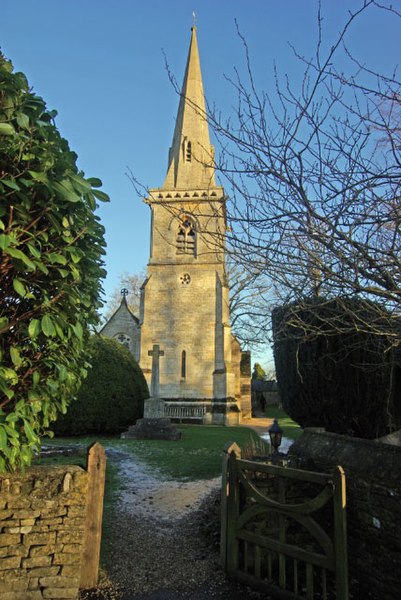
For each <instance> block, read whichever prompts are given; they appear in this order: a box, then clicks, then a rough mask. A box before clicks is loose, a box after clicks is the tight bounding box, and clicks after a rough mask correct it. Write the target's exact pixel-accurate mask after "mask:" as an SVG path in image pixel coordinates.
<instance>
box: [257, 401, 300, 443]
mask: <svg viewBox="0 0 401 600" xmlns="http://www.w3.org/2000/svg"><path fill="white" fill-rule="evenodd" d="M265 415H266V417H269V418H270V419H277V421H278V422H279V425H280V427H281V428H282V429H283V430H284V434H283V435H284V437H287V438H290V439H291V440H296V439H297V438H299V436H300V435H302V432H303V429H302V428H301V427H300V426H299V425H298V423H295V421H293V420H292V419H290V417H289V416H288V415H287V413H285V412H284V411H283V409H282V408H279V407H278V406H276V405H272V406H268V407H267V408H266V410H265Z"/></svg>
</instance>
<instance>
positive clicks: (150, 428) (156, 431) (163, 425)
mask: <svg viewBox="0 0 401 600" xmlns="http://www.w3.org/2000/svg"><path fill="white" fill-rule="evenodd" d="M121 437H122V438H123V439H125V438H130V439H131V438H132V439H136V440H170V441H175V440H179V439H180V438H181V432H180V431H178V429H177V428H176V427H175V426H174V425H173V424H172V423H171V421H170V419H164V418H163V419H156V418H154V419H138V420H137V422H136V424H135V425H132V426H131V427H130V428H129V429H128V431H126V432H125V433H122V434H121Z"/></svg>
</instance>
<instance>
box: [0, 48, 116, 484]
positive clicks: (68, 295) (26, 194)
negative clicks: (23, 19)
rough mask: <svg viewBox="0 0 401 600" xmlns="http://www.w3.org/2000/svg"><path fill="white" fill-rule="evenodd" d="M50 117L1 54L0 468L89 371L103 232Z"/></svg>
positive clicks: (93, 194)
mask: <svg viewBox="0 0 401 600" xmlns="http://www.w3.org/2000/svg"><path fill="white" fill-rule="evenodd" d="M55 115H56V112H55V111H48V110H47V109H46V104H45V102H44V101H43V100H42V98H40V97H39V96H36V95H35V94H34V93H32V91H31V90H30V88H29V86H28V82H27V80H26V77H25V76H24V75H23V74H22V73H14V72H13V68H12V65H11V63H10V62H9V61H7V60H5V58H4V57H3V55H2V54H1V53H0V197H1V202H0V248H1V251H2V254H1V257H0V295H1V305H0V472H2V471H5V470H13V469H16V468H22V467H24V466H25V465H27V464H29V463H30V461H31V457H32V453H33V452H34V451H35V449H37V448H39V446H40V437H41V436H42V435H44V434H45V433H46V431H47V430H48V428H49V425H50V423H51V421H54V420H55V419H56V418H57V414H58V413H59V412H62V411H65V408H66V406H67V404H68V402H69V399H70V398H71V397H72V396H73V394H74V393H75V391H76V390H77V389H78V386H79V384H80V382H81V379H82V378H83V377H84V376H85V375H86V362H85V357H84V356H83V354H82V352H83V345H84V342H85V339H86V338H87V337H88V335H89V333H88V328H89V327H90V325H91V324H94V323H96V322H97V316H96V309H97V308H98V307H99V306H100V305H101V302H100V300H99V292H100V290H101V287H100V280H101V278H102V277H104V275H105V272H104V270H103V268H102V266H103V260H102V255H103V254H104V250H103V248H104V245H105V243H104V238H103V235H104V229H103V227H102V225H101V224H100V223H99V219H98V217H96V216H95V215H94V210H95V208H96V198H98V199H100V200H108V197H107V195H106V194H104V193H103V192H101V191H99V190H96V189H94V188H97V187H99V186H101V181H100V180H99V179H85V178H84V174H83V173H82V172H80V171H79V170H78V168H77V166H76V159H77V156H76V154H75V153H74V152H72V151H71V150H70V149H69V146H68V143H67V141H66V140H65V139H63V138H62V137H61V136H60V134H59V132H58V130H57V128H56V126H55V124H54V117H55Z"/></svg>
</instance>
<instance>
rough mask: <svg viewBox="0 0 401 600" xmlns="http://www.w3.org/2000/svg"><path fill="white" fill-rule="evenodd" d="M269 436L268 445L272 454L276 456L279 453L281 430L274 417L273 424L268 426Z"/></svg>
mask: <svg viewBox="0 0 401 600" xmlns="http://www.w3.org/2000/svg"><path fill="white" fill-rule="evenodd" d="M268 431H269V436H270V446H271V448H272V449H273V452H272V454H273V456H276V455H278V454H279V451H278V449H279V447H280V444H281V440H282V437H283V430H282V429H281V427H280V425H279V424H278V421H277V419H274V421H273V425H272V426H271V427H269V430H268Z"/></svg>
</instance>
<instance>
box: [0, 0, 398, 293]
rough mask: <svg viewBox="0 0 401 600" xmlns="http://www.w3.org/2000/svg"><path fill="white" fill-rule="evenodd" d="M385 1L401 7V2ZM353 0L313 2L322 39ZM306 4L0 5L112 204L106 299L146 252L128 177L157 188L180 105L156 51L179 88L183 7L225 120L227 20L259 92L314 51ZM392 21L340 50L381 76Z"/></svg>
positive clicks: (37, 82)
mask: <svg viewBox="0 0 401 600" xmlns="http://www.w3.org/2000/svg"><path fill="white" fill-rule="evenodd" d="M393 4H394V6H396V7H397V6H398V8H399V9H401V2H400V1H399V0H396V1H395V2H393ZM361 5H362V0H360V1H359V0H323V2H322V6H323V17H324V21H323V32H324V44H326V45H327V46H330V45H331V44H332V43H333V42H334V41H335V39H336V35H337V33H338V32H339V31H340V29H341V26H342V24H343V23H344V22H345V20H346V17H347V13H348V11H349V10H355V9H357V8H358V7H360V6H361ZM316 7H317V4H316V2H315V0H281V1H280V0H191V1H188V0H147V1H142V0H113V2H111V1H110V0H0V46H1V49H2V51H3V53H4V54H5V55H6V56H7V57H8V58H10V59H11V60H12V62H13V63H14V66H15V69H16V70H20V71H23V72H24V73H25V74H26V76H27V77H28V81H29V82H30V84H31V86H33V88H34V90H35V92H36V93H38V94H39V95H41V96H42V97H43V98H44V99H45V101H46V102H47V104H48V107H49V108H50V109H56V110H57V111H58V117H57V120H56V122H57V125H58V127H59V129H60V131H61V133H62V135H63V136H64V137H66V138H67V139H68V141H69V143H70V146H71V148H72V149H73V150H75V152H77V154H78V165H79V167H80V168H81V169H82V170H83V171H84V172H85V173H86V175H87V176H97V177H100V178H101V179H102V181H103V189H104V191H106V192H107V193H108V194H109V195H110V197H111V202H110V203H109V204H107V205H103V206H101V208H100V210H99V214H100V216H101V219H102V222H103V224H104V226H105V228H106V240H107V257H106V268H107V271H108V275H107V279H106V280H105V282H104V289H105V298H106V299H107V296H108V295H109V294H110V293H111V292H112V290H113V289H114V287H115V286H116V285H117V284H118V278H119V274H121V273H123V272H127V271H128V272H132V273H136V272H139V271H141V270H142V269H143V268H144V267H145V266H146V263H147V260H148V253H149V227H150V214H149V208H148V207H147V206H146V205H145V204H144V203H143V202H142V201H141V198H140V197H138V196H137V194H136V193H135V190H134V189H133V186H132V184H131V183H130V181H129V179H128V177H127V176H126V172H127V168H129V169H131V170H132V171H133V173H134V174H135V176H136V177H137V179H138V180H140V181H141V182H142V183H143V184H144V185H145V186H147V187H158V186H159V185H161V184H162V182H163V179H164V176H165V170H166V166H167V155H168V149H169V146H170V143H171V141H172V135H173V128H174V118H175V115H176V111H177V106H178V98H177V95H176V94H175V92H174V90H173V88H172V86H171V83H170V82H169V80H168V76H167V73H166V70H165V66H164V56H163V52H162V51H164V53H165V54H166V57H167V60H168V63H169V65H170V68H171V70H172V72H173V73H174V75H175V76H176V78H177V80H178V81H179V83H180V84H181V81H182V77H183V74H184V68H185V62H186V57H187V51H188V45H189V38H190V27H191V25H192V21H193V17H192V13H193V11H194V12H195V13H196V16H197V29H198V42H199V48H200V56H201V65H202V72H203V79H204V86H205V92H206V96H207V99H208V101H209V102H214V103H216V105H217V106H218V107H219V108H220V109H221V111H222V113H223V114H227V115H228V114H229V113H230V112H231V111H232V109H233V106H234V103H235V99H234V98H233V94H232V90H231V89H230V86H229V84H228V83H227V81H226V79H225V77H224V75H227V76H230V75H232V74H233V68H234V67H235V66H236V67H238V68H239V69H240V71H241V70H242V69H243V67H244V56H243V48H242V45H241V42H240V40H239V39H238V36H237V35H236V26H235V19H236V20H237V22H238V25H239V27H240V29H241V32H242V33H243V34H244V36H245V37H246V39H247V41H248V44H249V48H250V54H251V60H252V64H253V67H254V73H255V79H256V83H257V85H258V86H259V87H260V88H263V89H266V90H267V91H270V92H272V93H273V92H274V81H273V76H272V69H273V64H274V63H276V64H277V66H278V68H279V71H280V72H281V73H282V74H283V75H284V74H288V75H289V77H290V78H291V79H292V80H293V81H297V79H299V77H300V75H301V72H302V69H301V67H300V64H299V62H297V60H296V59H295V58H294V57H293V55H292V51H291V49H290V48H289V45H288V43H289V42H290V43H291V44H293V45H294V46H295V47H296V48H297V49H298V50H299V51H300V52H301V53H303V54H305V55H307V56H309V55H312V54H313V51H314V48H315V44H316V39H317V27H316ZM400 23H401V20H400V19H395V18H394V17H392V16H391V15H389V14H388V13H385V12H383V11H381V12H379V11H377V10H375V9H373V10H369V11H367V12H366V13H365V14H364V16H363V17H362V18H360V19H359V20H358V21H357V22H356V23H355V24H354V26H353V28H352V30H351V32H350V37H349V38H348V39H349V45H350V48H351V50H352V51H353V52H354V54H355V55H356V56H357V57H358V58H359V59H360V60H361V61H366V63H367V64H370V65H372V66H373V67H374V68H377V69H378V70H380V71H382V72H386V73H390V72H391V71H392V69H393V67H394V66H395V65H396V63H397V61H398V60H399V58H400V57H401V35H400Z"/></svg>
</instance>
